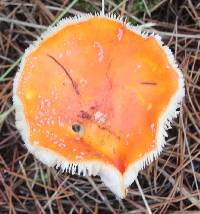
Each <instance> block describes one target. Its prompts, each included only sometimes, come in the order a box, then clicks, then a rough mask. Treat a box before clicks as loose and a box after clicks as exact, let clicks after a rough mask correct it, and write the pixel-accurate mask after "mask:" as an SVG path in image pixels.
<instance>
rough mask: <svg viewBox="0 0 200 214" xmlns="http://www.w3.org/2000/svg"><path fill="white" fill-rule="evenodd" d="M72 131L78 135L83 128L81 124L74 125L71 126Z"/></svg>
mask: <svg viewBox="0 0 200 214" xmlns="http://www.w3.org/2000/svg"><path fill="white" fill-rule="evenodd" d="M72 130H73V131H74V132H76V133H80V132H81V131H82V130H83V128H82V125H81V124H79V123H75V124H73V125H72Z"/></svg>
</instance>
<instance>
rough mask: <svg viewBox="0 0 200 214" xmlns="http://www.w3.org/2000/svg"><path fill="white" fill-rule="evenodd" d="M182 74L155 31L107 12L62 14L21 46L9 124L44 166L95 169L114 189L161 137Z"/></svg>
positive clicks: (152, 154) (118, 190)
mask: <svg viewBox="0 0 200 214" xmlns="http://www.w3.org/2000/svg"><path fill="white" fill-rule="evenodd" d="M183 96H184V81H183V76H182V73H181V72H180V70H179V69H178V67H177V65H176V63H175V60H174V57H173V55H172V54H171V51H170V50H169V48H168V47H166V46H163V44H162V42H161V40H160V37H159V36H157V35H149V36H148V35H146V34H142V33H141V32H140V30H139V28H136V27H133V26H131V25H129V24H125V23H123V22H122V21H121V20H119V19H116V18H115V17H114V16H113V17H108V16H102V15H99V16H92V15H86V16H82V17H75V18H73V19H64V20H62V21H61V22H60V24H59V25H58V26H57V27H54V28H50V29H49V30H48V31H47V32H46V33H45V34H43V36H42V39H39V40H38V41H36V42H35V43H34V44H33V45H32V46H31V47H29V48H28V49H27V50H26V53H25V55H24V57H23V60H22V62H21V65H20V70H19V72H18V73H17V75H16V77H15V80H14V96H13V100H14V105H15V108H16V126H17V127H18V129H19V130H20V133H21V135H22V138H23V140H24V142H25V145H26V146H27V148H28V150H29V151H30V152H31V153H33V154H34V155H35V156H36V157H37V158H38V159H40V160H41V161H42V162H43V163H45V164H47V165H48V166H61V167H62V169H63V170H67V171H69V172H70V173H72V174H73V173H79V174H80V173H83V174H86V173H88V174H89V175H100V177H101V179H102V180H103V181H104V182H105V184H106V185H107V186H108V187H109V188H110V189H111V190H112V191H113V192H114V193H115V194H116V195H117V196H119V197H121V198H123V197H125V195H126V189H127V187H128V186H130V184H131V183H132V182H133V181H134V179H135V178H136V177H137V174H138V171H139V170H140V169H142V168H143V167H144V166H145V165H147V164H148V163H150V162H151V161H153V159H154V158H156V157H157V156H158V154H159V153H160V152H161V150H162V147H163V146H164V144H165V136H166V129H167V126H168V125H169V123H170V122H171V120H172V118H173V117H175V116H176V115H177V108H178V107H179V105H180V102H181V99H182V97H183Z"/></svg>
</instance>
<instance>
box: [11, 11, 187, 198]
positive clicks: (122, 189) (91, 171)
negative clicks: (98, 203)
mask: <svg viewBox="0 0 200 214" xmlns="http://www.w3.org/2000/svg"><path fill="white" fill-rule="evenodd" d="M95 16H99V17H102V18H106V19H109V20H113V21H116V22H119V23H122V24H123V25H124V26H126V27H127V29H129V30H130V31H132V32H134V33H136V34H138V35H140V36H142V37H144V38H147V37H154V38H155V40H156V41H157V43H158V44H159V45H160V47H162V49H163V51H164V52H165V54H166V57H167V59H168V61H169V64H170V65H171V66H172V67H173V69H174V71H176V73H177V74H178V76H179V83H178V89H177V91H176V92H175V94H174V95H173V96H172V97H171V100H170V101H169V103H168V106H167V107H166V110H165V111H164V112H163V113H162V115H161V117H160V119H159V121H158V129H157V133H156V146H155V149H154V150H152V151H151V152H150V153H147V154H145V155H144V156H143V157H141V158H140V159H139V160H138V161H136V162H134V163H133V164H131V165H130V166H129V167H128V168H127V169H126V171H125V173H124V174H123V175H122V174H121V173H120V172H119V171H118V170H117V169H116V168H115V167H114V166H112V165H111V164H105V163H103V162H102V161H87V162H81V163H80V162H78V161H77V162H70V161H68V160H67V159H66V158H65V157H62V156H60V155H58V154H57V153H55V152H53V151H51V150H48V149H47V148H43V147H41V146H38V145H33V144H30V143H29V136H30V134H29V125H28V122H27V121H26V118H25V114H24V110H23V108H24V107H23V104H22V102H21V100H20V98H19V97H18V95H17V88H18V83H19V80H20V78H21V75H22V72H23V69H24V63H25V60H26V57H27V56H28V55H29V54H31V53H32V52H33V51H34V50H35V49H37V48H38V47H39V46H40V43H41V41H44V40H46V39H48V38H49V37H51V36H53V35H54V34H56V33H57V32H58V31H60V30H61V29H62V28H64V27H65V26H67V25H73V24H76V23H79V22H84V21H87V20H89V19H91V18H93V17H95ZM184 94H185V90H184V78H183V74H182V72H181V71H180V69H179V68H178V65H177V64H176V62H175V59H174V56H173V54H172V52H171V50H170V49H169V48H168V47H167V46H164V45H163V42H162V41H161V37H160V36H159V35H155V34H150V35H148V33H146V32H141V27H139V26H138V27H135V26H132V25H131V24H130V23H125V22H124V21H123V18H122V17H119V16H116V15H115V14H110V15H104V14H102V13H100V14H95V15H92V14H86V15H79V16H75V17H73V18H65V19H62V20H61V21H60V22H59V23H58V24H57V26H55V27H49V28H48V30H47V31H46V32H44V33H43V34H42V35H41V37H40V38H38V40H37V41H35V42H34V43H33V44H32V45H30V47H29V48H27V49H26V51H25V54H24V56H23V58H22V61H21V63H20V69H19V71H18V72H17V74H16V77H15V79H14V84H13V103H14V107H15V110H16V127H17V128H18V130H19V132H20V134H21V136H22V139H23V141H24V142H25V145H26V147H27V149H28V151H29V152H30V153H32V154H33V155H35V156H36V157H37V158H38V159H39V160H40V161H41V162H43V163H44V164H46V165H47V166H49V167H53V166H56V167H61V169H62V170H63V171H68V172H69V173H71V174H74V173H76V172H78V174H83V175H86V174H88V175H99V176H100V177H101V179H102V181H103V182H104V183H105V185H106V186H108V187H109V188H110V189H111V191H112V192H113V193H115V194H116V195H117V196H118V197H120V198H124V197H125V195H126V188H128V187H129V186H130V185H131V184H132V183H133V181H134V180H135V179H136V177H137V175H138V172H139V171H140V170H141V169H143V168H144V167H145V166H146V165H148V164H150V163H151V162H152V161H153V160H154V159H155V158H157V156H158V155H159V154H160V153H161V151H162V149H163V146H164V145H165V137H167V132H166V130H167V129H168V128H171V126H170V123H171V122H172V119H173V118H175V117H176V116H177V115H178V113H179V111H178V110H177V109H178V108H179V107H180V105H181V101H182V98H183V97H184Z"/></svg>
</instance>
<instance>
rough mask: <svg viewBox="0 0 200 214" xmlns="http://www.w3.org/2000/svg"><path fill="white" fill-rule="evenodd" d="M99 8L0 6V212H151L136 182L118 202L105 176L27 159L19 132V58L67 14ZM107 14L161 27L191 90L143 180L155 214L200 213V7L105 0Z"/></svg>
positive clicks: (175, 0)
mask: <svg viewBox="0 0 200 214" xmlns="http://www.w3.org/2000/svg"><path fill="white" fill-rule="evenodd" d="M63 9H64V10H63ZM100 10H101V1H99V0H87V1H86V0H79V1H77V0H76V1H68V0H56V1H53V0H27V1H25V0H0V214H2V213H146V212H147V211H146V208H145V205H144V202H143V200H142V197H141V195H140V193H139V190H138V187H137V185H136V184H135V182H134V183H133V184H132V185H131V187H130V188H129V192H128V196H127V197H126V199H124V200H119V199H116V197H115V196H114V195H113V194H112V193H111V192H110V190H108V189H107V188H106V187H105V186H104V185H103V184H102V183H101V181H100V179H99V178H98V177H95V178H89V177H85V178H84V177H78V176H71V175H67V174H61V173H59V172H57V171H56V170H55V169H53V168H51V169H50V168H47V167H45V166H44V165H43V164H41V163H40V162H39V161H37V160H36V159H34V157H33V156H32V155H30V154H28V153H27V150H26V148H25V147H24V145H23V142H22V140H21V138H20V135H19V133H18V132H17V130H16V128H15V123H14V109H13V107H12V81H13V77H14V75H15V73H16V71H17V66H15V65H16V64H17V62H18V61H19V60H18V61H16V60H17V59H19V57H20V56H21V55H22V54H23V52H24V50H25V48H27V47H28V45H29V44H30V43H31V42H32V41H33V40H35V39H36V38H37V36H38V35H40V34H41V32H43V31H44V30H45V29H46V26H49V25H50V24H51V23H53V21H54V20H55V19H56V18H57V17H58V16H59V15H60V14H61V13H62V12H63V11H64V12H65V14H64V16H71V15H74V14H77V13H80V12H81V13H86V12H94V11H100ZM106 12H116V13H117V14H121V15H123V16H126V17H127V19H128V20H129V21H130V22H132V23H133V24H139V25H140V24H144V23H149V22H150V23H154V24H155V25H154V26H153V27H150V28H148V29H146V30H147V31H150V32H152V31H157V32H158V33H159V34H160V35H161V36H162V37H163V40H164V42H165V44H168V45H169V46H170V47H171V48H172V50H173V52H174V53H175V56H176V59H177V62H178V64H179V65H180V68H181V69H182V71H183V73H184V77H185V84H186V97H185V99H184V103H183V113H182V115H181V116H180V117H179V118H178V119H176V120H175V121H174V123H173V125H174V126H173V129H171V130H170V131H169V137H168V138H167V145H166V146H165V148H164V151H163V152H162V154H161V155H160V157H159V158H158V159H157V160H155V161H154V162H153V163H152V164H151V165H149V166H148V167H146V168H145V170H142V171H141V172H140V173H139V177H138V178H139V181H140V184H141V186H142V190H143V192H144V194H145V197H146V200H147V202H148V204H149V207H150V209H151V211H152V213H172V212H175V213H184V211H188V213H193V212H195V211H198V210H199V212H200V191H199V189H200V105H199V104H200V79H199V76H200V1H198V0H161V1H158V0H152V1H150V0H129V1H125V0H124V1H116V0H115V1H114V0H106ZM199 212H198V213H199Z"/></svg>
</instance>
